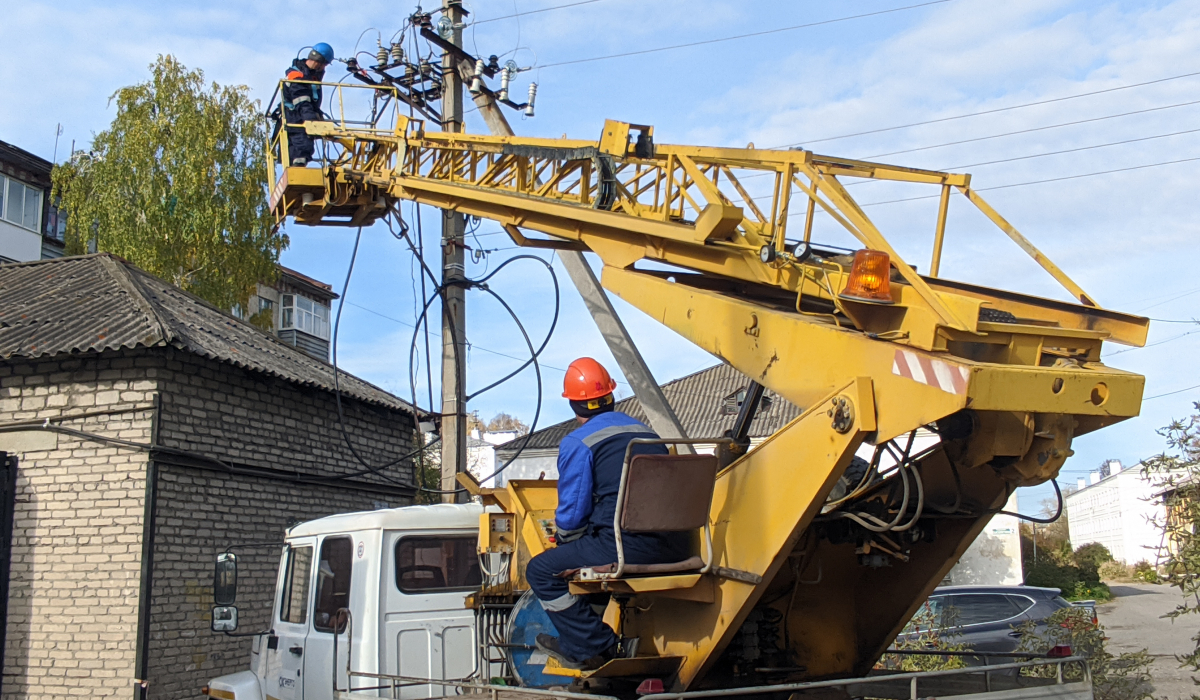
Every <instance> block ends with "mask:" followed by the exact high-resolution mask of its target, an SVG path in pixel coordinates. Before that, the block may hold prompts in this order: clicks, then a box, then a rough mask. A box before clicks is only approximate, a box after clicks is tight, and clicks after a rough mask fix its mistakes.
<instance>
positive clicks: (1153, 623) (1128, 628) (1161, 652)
mask: <svg viewBox="0 0 1200 700" xmlns="http://www.w3.org/2000/svg"><path fill="white" fill-rule="evenodd" d="M1109 587H1110V588H1111V589H1112V592H1113V594H1114V595H1115V596H1117V597H1116V599H1115V600H1113V601H1112V602H1109V603H1105V604H1103V605H1098V606H1096V611H1097V614H1098V615H1099V618H1100V624H1101V625H1103V627H1104V630H1105V632H1106V634H1107V635H1108V640H1109V641H1108V650H1109V651H1110V652H1111V653H1113V654H1120V653H1123V652H1127V651H1138V650H1139V649H1146V650H1147V651H1149V652H1150V654H1151V656H1153V657H1154V665H1153V666H1152V667H1151V677H1152V683H1153V684H1154V697H1155V698H1166V699H1169V700H1178V699H1179V698H1190V697H1192V696H1193V695H1200V686H1198V685H1196V684H1195V683H1193V682H1192V677H1193V676H1197V677H1200V673H1196V672H1193V671H1192V670H1191V669H1189V668H1180V667H1179V662H1178V661H1177V660H1176V659H1175V656H1176V655H1177V654H1184V653H1187V652H1189V651H1191V650H1192V649H1193V648H1194V647H1195V644H1196V643H1195V642H1194V641H1193V640H1192V637H1193V636H1195V635H1196V634H1197V632H1200V614H1188V615H1185V616H1183V617H1181V618H1178V619H1175V620H1171V619H1164V618H1163V617H1162V616H1163V615H1165V614H1166V613H1168V612H1170V611H1172V610H1174V609H1175V606H1177V605H1178V604H1180V603H1181V602H1182V601H1183V594H1181V593H1180V592H1179V589H1178V588H1172V587H1170V586H1166V585H1154V584H1149V583H1112V584H1109Z"/></svg>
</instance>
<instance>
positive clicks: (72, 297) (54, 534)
mask: <svg viewBox="0 0 1200 700" xmlns="http://www.w3.org/2000/svg"><path fill="white" fill-rule="evenodd" d="M339 383H340V390H341V398H342V405H343V412H344V415H345V422H344V425H345V429H346V432H347V434H348V435H349V439H350V440H351V441H352V442H353V444H354V445H355V447H356V448H357V450H358V451H359V453H360V454H362V455H365V456H366V459H368V460H369V461H371V462H372V463H382V462H384V461H386V460H388V459H393V458H396V457H402V456H404V455H405V454H407V453H408V452H409V451H410V450H411V449H412V446H413V433H414V426H415V419H414V415H413V412H412V410H411V408H410V406H409V405H407V404H406V403H404V402H402V401H400V400H399V399H397V398H396V397H394V396H392V395H390V394H388V393H386V392H384V391H382V390H380V389H378V388H376V387H374V386H372V385H370V384H368V383H366V382H363V381H361V380H358V379H356V378H354V377H352V376H350V375H346V374H344V373H343V374H341V375H340V378H339ZM335 401H336V398H335V393H334V377H333V370H332V367H330V366H329V365H328V364H325V363H324V362H321V361H319V360H317V359H315V358H313V357H311V356H309V355H307V354H305V353H303V352H301V351H300V350H298V349H296V348H294V347H291V346H289V345H286V344H284V343H283V342H280V341H279V340H278V339H276V338H274V337H273V336H271V335H270V334H267V333H263V332H261V331H259V330H258V329H256V328H254V327H253V326H251V325H250V324H248V323H245V322H243V321H239V320H237V319H235V318H233V317H232V316H230V315H228V314H225V313H223V312H221V311H219V310H217V309H215V308H214V307H212V306H210V305H209V304H207V303H205V302H203V301H201V300H200V299H198V298H196V297H194V296H192V295H190V294H187V293H186V292H183V291H181V290H179V289H177V288H175V287H173V286H171V285H169V284H167V283H165V282H163V281H161V280H159V279H157V278H155V277H152V276H150V275H148V274H146V273H144V272H142V271H140V270H138V269H137V268H135V267H133V266H132V265H130V264H128V263H126V262H124V261H123V260H121V259H119V258H116V257H114V256H110V255H105V254H100V255H88V256H81V257H74V258H61V259H58V260H44V261H40V262H29V263H19V264H4V265H0V452H3V453H7V457H8V459H7V465H8V466H9V467H12V466H15V489H12V490H11V491H10V490H8V489H4V488H3V481H4V480H2V479H0V491H4V492H5V493H4V494H0V495H5V496H6V497H5V498H3V499H0V531H3V532H2V534H3V535H4V537H2V538H0V574H2V573H3V567H4V566H5V565H7V566H8V567H9V569H10V575H9V577H8V578H7V582H8V592H9V594H8V596H7V610H6V615H7V624H6V625H5V626H4V627H3V629H4V631H5V639H4V646H3V650H4V662H3V674H4V675H3V695H4V697H29V698H61V697H68V696H71V697H76V696H80V695H87V696H91V697H109V696H119V697H130V696H131V695H133V696H134V697H149V698H184V697H195V696H196V695H197V694H198V692H199V688H200V686H201V685H203V684H204V683H205V681H207V680H208V679H210V678H212V677H214V676H216V675H220V674H224V673H229V672H234V671H237V670H241V669H244V668H245V667H246V665H247V662H248V658H249V652H248V648H249V640H247V639H238V638H232V637H225V636H221V635H216V634H213V633H211V632H210V631H209V620H208V617H209V606H210V605H211V585H212V565H213V559H214V556H215V554H216V553H217V552H219V551H223V550H224V549H225V548H226V547H227V546H229V545H243V546H247V545H248V546H247V547H246V548H244V549H239V550H238V554H239V557H240V558H241V559H242V562H243V564H242V566H241V567H240V568H241V569H242V580H241V581H240V584H239V592H238V606H239V609H240V610H241V611H242V614H243V622H242V629H244V630H252V629H255V628H256V627H258V626H260V625H263V624H264V623H265V621H266V620H267V617H268V613H269V609H270V601H271V598H272V593H273V588H274V581H275V569H276V567H277V564H278V557H279V545H280V543H281V542H282V536H283V532H284V530H285V528H286V527H288V526H289V525H290V524H292V523H294V522H296V521H300V520H308V519H311V518H316V517H321V516H324V515H328V514H331V513H336V512H344V511H352V510H364V509H372V508H379V507H389V506H398V505H403V504H407V503H409V502H410V501H411V498H412V495H413V489H412V487H411V486H410V484H411V483H412V481H413V473H412V466H411V462H410V461H409V460H407V459H405V460H402V461H401V462H400V464H399V466H398V467H392V468H389V469H388V470H386V471H384V472H381V473H363V472H364V471H365V470H364V469H363V467H362V465H361V464H360V463H359V462H357V461H356V460H355V459H354V457H353V456H352V455H351V453H350V452H349V450H348V449H347V447H346V445H345V442H344V441H343V437H342V435H341V432H340V430H339V427H338V425H339V421H338V418H337V408H336V403H335ZM14 463H15V465H14ZM4 472H5V473H6V474H7V475H9V476H12V474H13V473H14V472H13V471H12V470H11V469H6V470H4ZM6 508H7V509H8V511H7V513H6V510H5V509H6ZM6 514H11V523H12V524H11V531H6V528H5V527H4V526H5V522H6V517H4V516H5V515H6ZM0 578H2V577H0ZM141 681H146V683H144V684H143V683H142V682H141Z"/></svg>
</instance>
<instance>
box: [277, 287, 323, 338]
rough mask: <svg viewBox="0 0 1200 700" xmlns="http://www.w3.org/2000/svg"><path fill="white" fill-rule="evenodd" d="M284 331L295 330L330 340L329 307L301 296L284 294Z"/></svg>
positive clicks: (282, 318) (281, 323) (282, 309)
mask: <svg viewBox="0 0 1200 700" xmlns="http://www.w3.org/2000/svg"><path fill="white" fill-rule="evenodd" d="M281 312H282V317H281V319H280V323H279V327H280V328H281V329H282V330H288V329H293V328H294V329H295V330H298V331H301V332H303V333H307V334H309V335H312V336H316V337H318V338H321V339H322V340H329V307H328V306H325V305H323V304H321V303H320V302H316V301H313V300H312V299H309V298H308V297H302V296H300V295H299V294H284V295H283V305H282V307H281Z"/></svg>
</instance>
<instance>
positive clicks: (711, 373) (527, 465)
mask: <svg viewBox="0 0 1200 700" xmlns="http://www.w3.org/2000/svg"><path fill="white" fill-rule="evenodd" d="M749 385H750V380H749V379H748V378H747V377H746V376H745V375H744V374H742V373H741V372H738V371H737V370H736V369H734V368H733V367H730V366H729V365H717V366H715V367H709V368H708V369H705V370H701V371H699V372H696V373H695V374H689V375H688V376H686V377H683V378H681V379H676V380H675V381H672V382H667V383H666V384H663V385H662V391H663V395H664V396H665V397H666V399H667V402H668V403H670V404H671V408H673V409H674V410H675V415H677V416H678V417H679V422H680V423H681V424H682V425H683V430H684V432H685V433H686V434H687V435H689V436H692V437H697V438H703V437H719V436H721V435H724V434H725V431H727V430H729V429H731V428H733V423H734V421H735V420H736V418H737V414H738V409H739V408H741V405H742V401H743V399H745V397H746V389H747V387H748V386H749ZM616 410H618V411H621V412H622V413H627V414H629V415H631V416H633V417H634V418H637V419H638V420H640V421H643V422H645V421H646V415H645V413H644V412H643V411H642V406H641V402H640V401H638V399H637V398H636V397H633V398H628V399H623V400H621V401H618V402H617V405H616ZM799 415H800V409H799V408H798V407H797V406H796V405H795V404H793V403H792V402H790V401H788V400H786V399H784V398H783V397H781V396H779V395H777V394H775V393H774V392H772V391H770V390H767V391H765V392H764V393H763V399H762V403H761V404H760V406H759V410H758V414H757V415H756V416H755V417H754V421H753V422H751V424H750V446H751V448H752V449H753V448H754V447H757V446H758V445H759V444H761V443H762V442H763V441H764V440H766V439H767V438H769V437H770V436H771V435H773V434H774V433H776V432H777V431H779V430H780V429H782V428H783V427H784V426H786V425H787V424H788V423H790V422H792V421H793V420H795V419H796V417H797V416H799ZM578 425H579V424H578V423H576V422H575V420H574V419H571V420H565V421H563V422H561V423H557V424H555V425H552V426H549V427H547V428H542V429H541V430H538V431H536V432H534V433H532V434H531V435H529V436H528V442H526V439H525V438H523V437H522V438H517V439H515V440H512V441H511V442H507V443H504V444H502V445H497V446H496V462H497V463H498V464H499V465H503V464H504V463H505V462H507V461H508V460H512V459H513V458H514V457H515V458H516V459H515V460H514V461H513V463H512V465H511V466H509V467H507V468H505V470H504V472H503V473H501V474H500V475H499V476H498V477H497V479H496V480H497V482H498V485H499V486H503V485H504V484H505V483H507V482H508V481H509V480H511V479H540V478H545V479H557V478H558V443H559V442H561V441H562V439H563V437H565V436H566V435H567V433H570V432H571V431H572V430H574V429H575V428H577V427H578ZM936 442H937V436H936V435H934V434H933V433H931V432H929V431H927V430H918V431H917V437H916V440H915V441H914V443H913V450H914V452H919V451H920V450H923V449H925V448H926V447H929V446H931V445H933V444H935V443H936ZM714 448H715V445H698V446H697V451H700V452H709V453H711V452H712V451H713V449H714ZM518 451H519V453H518ZM872 451H873V448H872V447H871V446H869V445H864V446H863V447H862V449H860V450H859V456H861V457H864V458H870V457H871V453H872ZM885 460H886V458H885ZM885 465H886V461H885ZM487 473H490V472H487ZM485 475H486V474H485ZM1016 509H1017V498H1016V494H1014V495H1013V497H1012V498H1011V499H1010V500H1009V503H1008V505H1007V510H1011V511H1014V512H1015V511H1016ZM1023 580H1024V574H1023V572H1022V568H1021V538H1020V535H1019V533H1018V532H1017V519H1016V518H1015V517H1013V516H1010V515H996V516H994V517H993V518H992V519H991V521H990V522H989V523H988V524H987V526H986V527H985V528H984V529H983V532H981V533H980V534H979V536H978V537H977V538H975V542H974V543H972V544H971V546H970V548H968V549H967V551H966V552H965V553H963V555H962V557H961V558H960V559H959V562H958V564H956V565H955V567H954V568H953V569H952V570H951V571H950V573H949V574H948V575H947V576H946V579H945V581H944V582H943V583H944V584H947V585H948V584H953V585H1016V584H1019V583H1021V582H1022V581H1023Z"/></svg>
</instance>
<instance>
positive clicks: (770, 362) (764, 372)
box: [758, 352, 779, 383]
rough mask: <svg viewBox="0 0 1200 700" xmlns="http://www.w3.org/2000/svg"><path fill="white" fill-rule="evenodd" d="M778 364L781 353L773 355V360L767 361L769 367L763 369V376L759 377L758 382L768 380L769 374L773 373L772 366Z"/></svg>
mask: <svg viewBox="0 0 1200 700" xmlns="http://www.w3.org/2000/svg"><path fill="white" fill-rule="evenodd" d="M776 362H779V353H777V352H775V353H771V359H769V360H767V366H766V367H765V368H763V371H762V374H760V375H758V381H759V382H760V383H761V382H762V380H764V379H766V378H767V372H770V371H771V365H773V364H775V363H776Z"/></svg>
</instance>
